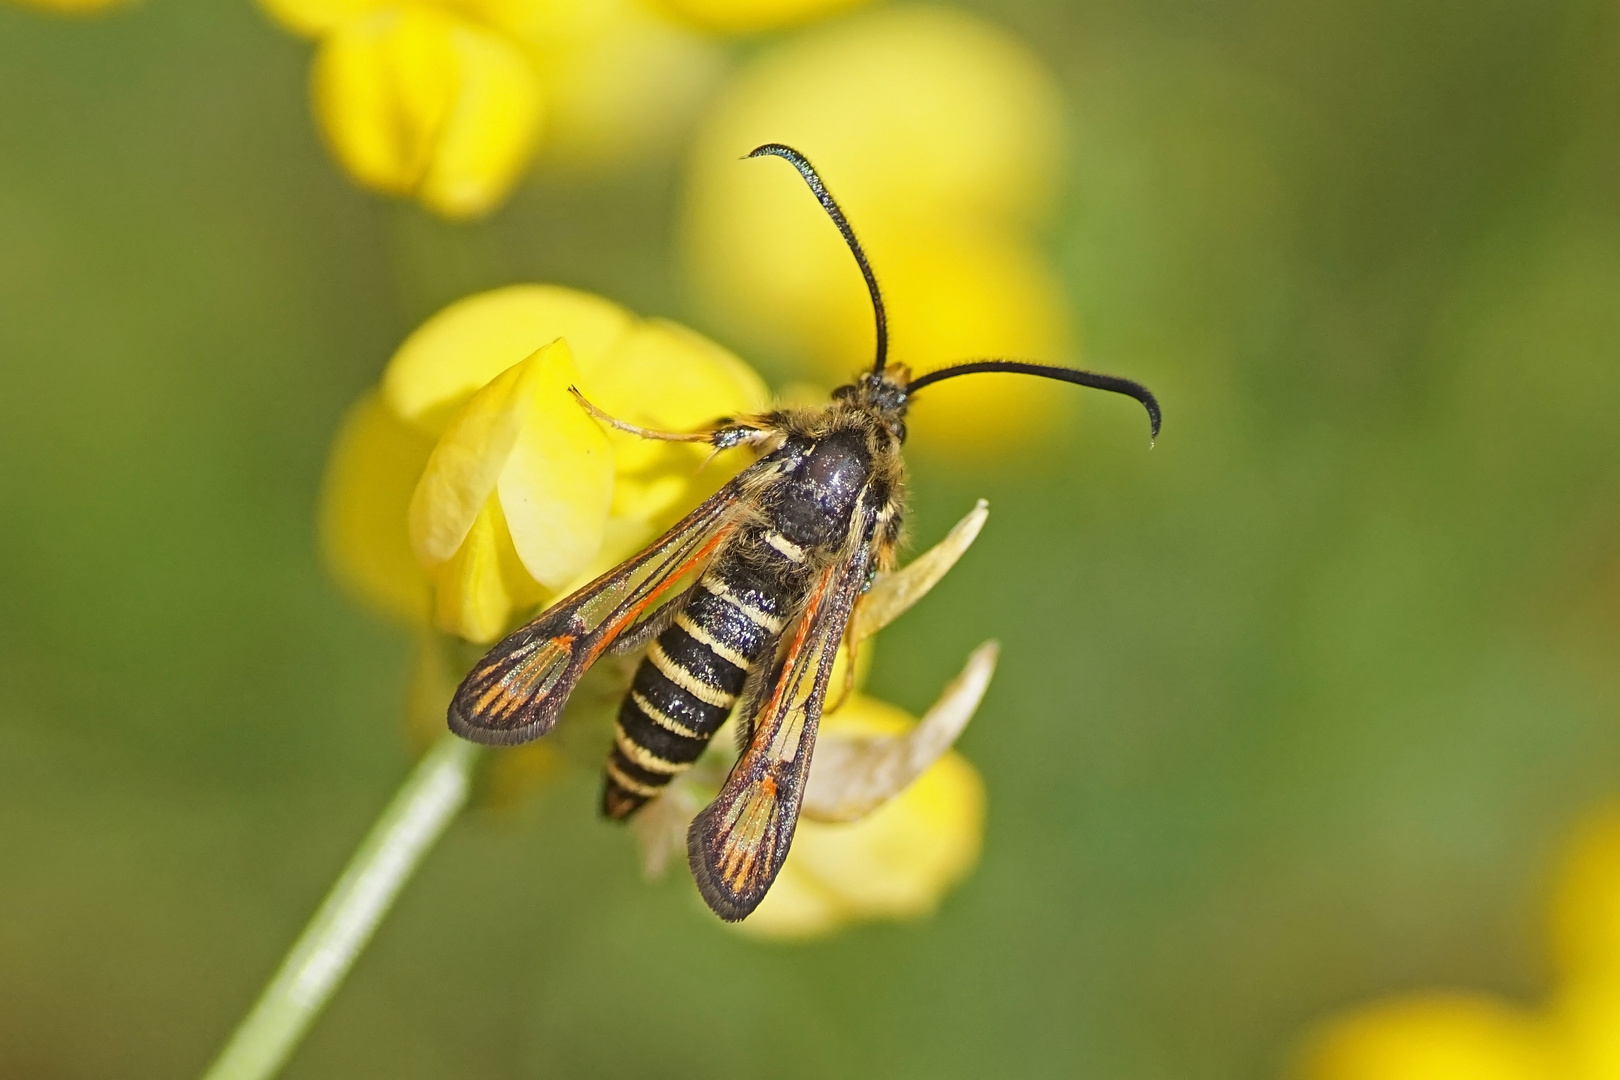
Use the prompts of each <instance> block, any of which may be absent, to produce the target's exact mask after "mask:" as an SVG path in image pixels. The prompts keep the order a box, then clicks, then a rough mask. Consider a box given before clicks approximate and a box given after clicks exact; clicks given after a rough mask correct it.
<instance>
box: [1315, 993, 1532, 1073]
mask: <svg viewBox="0 0 1620 1080" xmlns="http://www.w3.org/2000/svg"><path fill="white" fill-rule="evenodd" d="M1553 1063H1554V1058H1553V1051H1552V1049H1551V1048H1550V1047H1549V1044H1548V1038H1547V1034H1546V1032H1545V1030H1544V1029H1543V1027H1542V1026H1541V1025H1539V1024H1538V1023H1537V1022H1536V1021H1535V1020H1533V1019H1532V1018H1531V1017H1529V1016H1527V1015H1525V1014H1524V1013H1522V1012H1520V1011H1519V1010H1517V1009H1514V1008H1512V1007H1511V1006H1509V1005H1507V1004H1505V1003H1503V1002H1501V1001H1498V1000H1496V999H1495V998H1490V997H1486V996H1484V995H1479V994H1460V993H1459V994H1432V995H1428V996H1424V997H1414V998H1408V999H1405V1000H1400V1001H1393V1002H1386V1003H1381V1004H1378V1005H1373V1006H1369V1007H1367V1008H1363V1009H1360V1010H1358V1011H1356V1012H1353V1013H1351V1014H1349V1015H1348V1016H1345V1017H1342V1018H1341V1019H1338V1020H1336V1021H1333V1022H1331V1023H1330V1024H1329V1025H1328V1026H1326V1027H1325V1028H1323V1029H1322V1030H1321V1031H1320V1032H1319V1033H1318V1034H1317V1035H1316V1036H1315V1038H1314V1039H1313V1040H1312V1041H1311V1043H1310V1045H1309V1046H1308V1048H1307V1050H1306V1053H1305V1056H1304V1059H1303V1063H1302V1067H1301V1069H1300V1072H1299V1076H1300V1077H1301V1080H1554V1077H1560V1080H1561V1078H1562V1074H1561V1071H1560V1070H1556V1069H1555V1068H1554V1067H1553Z"/></svg>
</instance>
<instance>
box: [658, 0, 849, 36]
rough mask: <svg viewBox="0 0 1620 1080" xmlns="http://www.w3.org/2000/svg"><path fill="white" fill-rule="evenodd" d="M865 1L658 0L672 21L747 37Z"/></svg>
mask: <svg viewBox="0 0 1620 1080" xmlns="http://www.w3.org/2000/svg"><path fill="white" fill-rule="evenodd" d="M866 2H867V0H657V3H658V6H659V8H660V9H661V10H663V11H664V12H665V13H666V14H668V15H669V16H670V17H671V18H673V19H679V20H681V21H682V22H685V23H688V24H690V25H692V26H696V27H698V28H700V29H703V30H708V31H711V32H715V33H747V32H754V31H760V30H776V29H780V28H782V27H785V26H795V25H797V24H799V23H805V22H809V21H811V20H812V19H820V18H825V17H826V16H828V15H834V14H837V13H838V12H840V11H846V10H848V9H850V8H854V7H859V6H860V5H861V4H863V3H866Z"/></svg>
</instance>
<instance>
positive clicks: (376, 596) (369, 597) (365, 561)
mask: <svg viewBox="0 0 1620 1080" xmlns="http://www.w3.org/2000/svg"><path fill="white" fill-rule="evenodd" d="M432 448H433V444H432V442H431V440H429V439H427V438H425V437H424V436H422V435H420V434H418V433H417V432H415V431H413V430H412V429H411V428H409V427H406V426H405V425H404V424H402V423H400V422H399V421H398V420H397V419H395V418H394V416H393V415H392V414H391V413H390V412H389V411H388V410H387V409H386V408H384V407H383V405H382V403H381V401H379V400H378V398H377V395H376V394H374V393H373V394H367V395H366V396H365V397H364V398H361V399H360V401H359V402H357V403H356V404H355V406H354V407H353V408H352V409H350V410H349V414H348V415H347V416H346V417H345V418H344V420H343V424H342V425H341V426H340V427H339V429H338V433H337V437H336V438H335V439H334V440H333V444H332V453H331V457H330V458H329V459H328V460H327V466H326V476H325V479H324V480H323V482H322V485H321V509H320V536H321V549H322V551H323V553H324V554H325V557H326V563H327V566H328V567H329V568H330V569H331V571H332V574H333V576H335V577H336V578H337V579H338V581H339V582H341V583H342V584H343V585H345V586H347V587H348V588H349V589H351V590H352V591H353V592H354V593H355V594H356V595H357V596H358V597H359V598H360V599H361V600H363V601H365V602H366V603H367V604H369V605H371V606H372V607H374V608H376V609H377V610H378V611H380V612H382V613H383V614H385V615H390V616H392V617H394V618H397V619H400V620H403V621H405V622H408V623H413V624H416V625H425V624H426V623H427V619H428V607H429V587H428V580H427V576H426V575H425V574H424V573H423V572H422V567H421V565H420V564H419V563H418V562H417V561H416V557H415V555H413V554H412V552H411V545H410V537H409V535H408V533H407V531H406V527H405V518H406V512H407V509H408V508H409V506H410V502H411V492H412V491H413V490H414V489H415V487H416V482H417V478H418V477H420V476H421V475H422V468H423V466H425V465H426V464H427V460H428V455H429V454H430V453H431V451H432Z"/></svg>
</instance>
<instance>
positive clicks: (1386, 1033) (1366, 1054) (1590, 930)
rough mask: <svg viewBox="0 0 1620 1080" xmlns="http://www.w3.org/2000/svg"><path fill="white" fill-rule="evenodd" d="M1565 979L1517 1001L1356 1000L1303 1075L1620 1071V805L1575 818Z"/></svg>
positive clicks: (1444, 1079) (1524, 1075)
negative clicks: (1534, 1002) (1546, 994)
mask: <svg viewBox="0 0 1620 1080" xmlns="http://www.w3.org/2000/svg"><path fill="white" fill-rule="evenodd" d="M1551 916H1552V917H1551V922H1552V938H1553V946H1554V953H1555V956H1556V958H1557V960H1558V968H1559V974H1560V982H1559V984H1558V985H1557V986H1556V987H1555V988H1554V991H1553V993H1552V995H1551V997H1550V998H1549V1000H1548V1002H1547V1003H1546V1004H1545V1005H1543V1006H1542V1007H1540V1008H1537V1009H1521V1008H1517V1007H1514V1006H1512V1005H1509V1004H1507V1003H1504V1002H1501V1001H1498V1000H1496V999H1494V998H1491V997H1488V996H1485V995H1482V994H1464V993H1446V994H1428V995H1423V996H1418V997H1410V998H1404V999H1396V1000H1393V1001H1389V1002H1383V1003H1378V1004H1374V1005H1371V1006H1367V1007H1364V1008H1361V1009H1358V1010H1355V1011H1353V1012H1351V1013H1349V1014H1347V1015H1345V1016H1342V1017H1339V1018H1337V1019H1334V1020H1332V1021H1330V1022H1328V1023H1327V1024H1326V1025H1324V1026H1323V1027H1322V1028H1321V1029H1320V1030H1319V1031H1318V1032H1317V1033H1316V1034H1315V1035H1314V1036H1313V1037H1312V1038H1311V1040H1310V1041H1309V1043H1308V1049H1307V1052H1306V1054H1305V1056H1304V1058H1303V1065H1302V1069H1301V1072H1300V1075H1301V1076H1303V1077H1304V1078H1305V1080H1407V1078H1411V1080H1451V1078H1455V1080H1613V1078H1615V1077H1620V806H1610V807H1607V808H1604V809H1603V810H1601V811H1599V812H1598V813H1596V814H1593V815H1592V816H1591V817H1590V818H1589V819H1588V820H1587V821H1585V822H1584V823H1582V824H1581V825H1580V827H1579V828H1577V830H1576V832H1575V835H1574V837H1573V839H1572V841H1571V843H1570V845H1569V848H1568V851H1567V852H1566V854H1565V856H1564V858H1563V860H1562V865H1561V869H1560V872H1559V875H1558V880H1557V882H1556V887H1555V889H1554V891H1553V899H1552V905H1551Z"/></svg>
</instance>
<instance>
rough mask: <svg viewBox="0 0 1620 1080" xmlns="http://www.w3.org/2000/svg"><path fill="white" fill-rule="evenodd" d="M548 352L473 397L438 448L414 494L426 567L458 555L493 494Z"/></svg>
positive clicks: (415, 528) (417, 542)
mask: <svg viewBox="0 0 1620 1080" xmlns="http://www.w3.org/2000/svg"><path fill="white" fill-rule="evenodd" d="M552 347H553V346H547V347H546V349H550V348H552ZM546 349H542V350H540V351H539V352H536V353H535V354H534V355H533V356H530V357H529V358H528V359H527V360H525V361H524V362H523V363H521V364H514V365H512V366H511V367H510V368H507V369H506V370H505V371H503V372H502V373H501V374H500V375H499V376H497V377H496V378H495V380H494V381H492V382H491V383H490V384H489V385H488V386H486V387H484V388H483V389H482V390H480V391H478V393H476V394H474V395H473V396H472V398H471V399H470V400H468V402H467V403H466V404H465V405H463V406H462V407H461V410H460V411H459V412H457V413H456V414H455V416H454V417H452V418H451V420H450V424H449V426H448V427H446V428H445V432H444V434H443V435H442V436H440V437H439V441H438V443H436V444H435V445H434V447H433V454H432V456H430V457H429V458H428V463H427V466H426V467H425V468H424V469H423V470H422V477H421V479H420V480H419V481H417V484H416V490H415V492H414V493H413V494H412V495H411V507H410V517H409V523H410V537H411V549H412V550H413V551H415V552H416V557H417V558H418V559H419V560H420V561H421V563H422V565H423V566H429V567H431V566H435V565H437V564H439V563H442V562H444V561H445V560H446V559H449V558H450V557H451V556H452V555H454V554H455V553H456V549H457V548H459V547H461V543H462V541H463V540H465V539H466V537H467V533H468V531H469V530H470V529H472V526H473V519H474V518H476V517H477V516H478V515H479V514H480V513H481V512H483V510H484V504H485V503H486V502H487V501H488V500H489V497H490V495H491V494H493V493H494V491H495V485H496V483H497V482H498V481H499V480H500V476H501V470H502V469H504V468H506V459H507V457H508V456H510V455H511V453H512V447H514V446H516V445H517V439H518V433H519V432H520V431H521V430H522V429H523V424H524V422H525V421H526V420H527V419H528V416H529V396H528V393H527V391H529V390H530V389H531V387H532V384H533V381H534V380H535V378H536V375H537V374H538V372H539V368H540V363H541V360H540V354H541V352H545V351H546Z"/></svg>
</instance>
